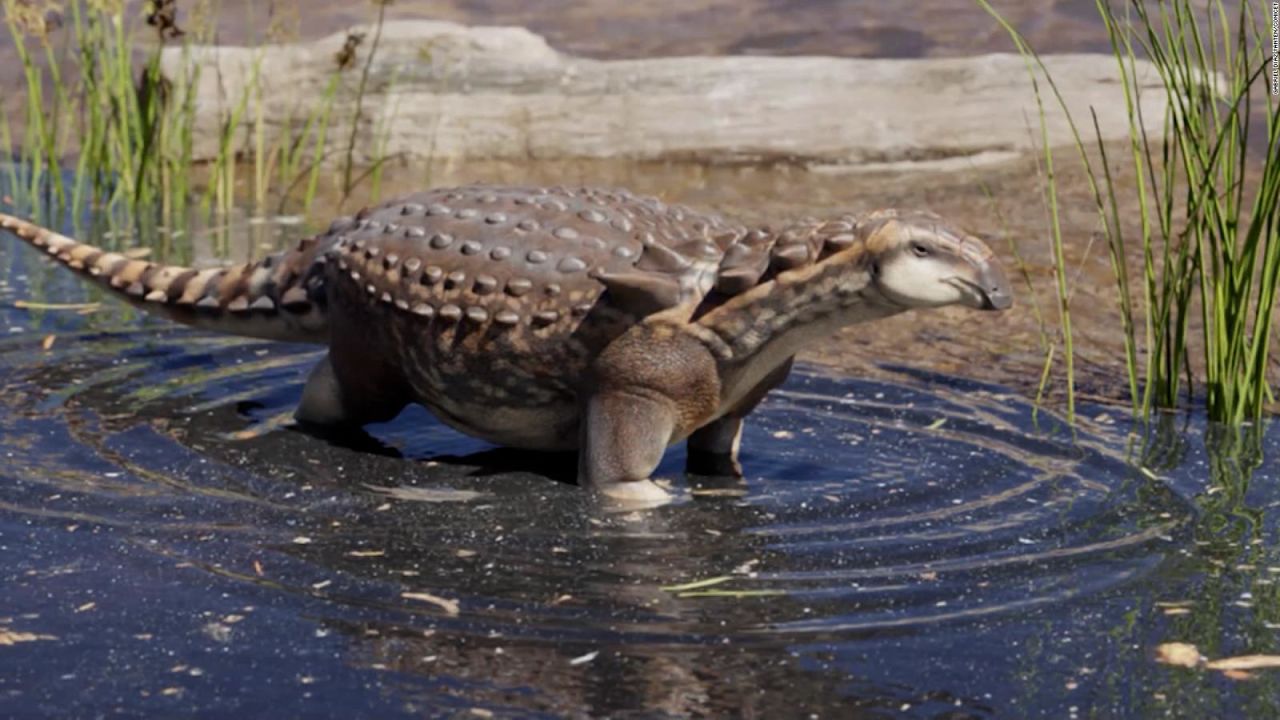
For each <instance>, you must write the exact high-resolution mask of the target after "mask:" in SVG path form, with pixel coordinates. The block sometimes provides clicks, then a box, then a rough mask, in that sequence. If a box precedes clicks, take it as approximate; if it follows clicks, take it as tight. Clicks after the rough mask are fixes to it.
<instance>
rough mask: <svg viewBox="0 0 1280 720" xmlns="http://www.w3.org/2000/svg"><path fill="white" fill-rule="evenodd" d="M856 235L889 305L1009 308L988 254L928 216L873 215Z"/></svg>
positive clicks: (1007, 291) (1005, 281)
mask: <svg viewBox="0 0 1280 720" xmlns="http://www.w3.org/2000/svg"><path fill="white" fill-rule="evenodd" d="M855 232H856V233H857V234H858V235H859V236H861V239H862V241H863V247H864V249H865V253H866V255H865V258H866V261H867V263H868V264H869V269H870V272H871V278H872V283H874V284H875V286H876V288H877V289H878V290H879V291H880V293H881V294H882V295H883V296H884V297H885V299H887V300H889V301H890V302H893V303H894V304H897V305H901V306H904V307H907V308H927V307H942V306H945V305H965V306H968V307H972V308H976V309H979V310H1007V309H1008V308H1010V307H1012V306H1013V294H1012V287H1010V285H1009V278H1008V276H1007V275H1006V274H1005V271H1004V267H1003V266H1001V264H1000V261H999V260H998V259H997V258H996V257H995V255H994V254H993V253H992V252H991V249H990V248H988V247H987V246H986V244H985V243H983V242H982V241H981V240H979V239H978V238H976V237H974V236H973V235H970V234H968V233H966V232H964V231H963V230H959V229H957V228H955V227H954V226H951V225H949V224H947V223H946V222H945V221H943V220H942V218H940V217H938V216H937V215H934V214H933V213H928V212H920V211H896V210H878V211H876V212H874V213H871V214H870V215H867V216H865V217H864V218H862V219H861V220H860V221H859V222H858V225H857V228H856V231H855Z"/></svg>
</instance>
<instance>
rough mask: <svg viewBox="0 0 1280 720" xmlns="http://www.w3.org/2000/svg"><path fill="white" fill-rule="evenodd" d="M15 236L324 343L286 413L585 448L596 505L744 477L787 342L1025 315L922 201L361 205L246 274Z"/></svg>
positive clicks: (499, 196) (135, 299) (149, 301)
mask: <svg viewBox="0 0 1280 720" xmlns="http://www.w3.org/2000/svg"><path fill="white" fill-rule="evenodd" d="M0 227H3V228H5V229H7V230H9V231H11V232H12V233H14V234H15V235H17V236H18V237H20V238H22V239H23V240H25V241H26V242H27V243H29V244H31V245H33V246H35V247H37V248H39V249H41V250H43V251H45V252H46V253H48V254H49V255H50V256H52V257H53V258H55V259H56V260H57V261H58V262H59V263H61V264H63V265H65V266H67V267H69V268H71V269H72V270H75V271H77V272H79V273H81V274H83V275H86V276H89V277H91V278H93V279H95V280H96V281H98V282H100V283H102V284H103V285H105V286H106V287H107V288H109V289H110V290H111V291H112V292H113V293H115V294H117V295H119V296H120V297H122V298H124V299H125V300H127V301H128V302H131V303H133V304H134V305H136V306H139V307H141V308H143V309H145V310H147V311H150V312H154V313H159V314H162V315H166V316H168V317H169V318H172V319H173V320H175V321H177V322H180V323H185V324H187V325H192V326H195V327H199V328H207V329H209V330H214V331H220V332H226V333H233V334H237V335H244V336H251V337H256V338H267V339H272V340H281V341H292V342H307V343H318V344H325V345H327V346H328V354H327V355H326V357H325V358H324V359H323V360H322V361H321V362H320V363H319V364H318V365H317V366H316V367H315V368H314V369H313V370H312V371H311V374H310V376H309V378H308V380H307V382H306V385H305V387H304V389H303V391H302V399H301V402H300V403H299V406H298V408H297V411H296V413H295V417H296V418H297V420H298V422H299V423H301V424H304V425H312V426H317V427H321V428H328V429H335V428H336V429H340V428H344V427H352V426H354V427H358V426H362V425H365V424H368V423H373V422H381V421H386V420H389V419H391V418H393V417H395V416H396V415H397V414H399V413H400V412H401V410H403V409H404V408H405V407H406V406H407V405H408V404H410V403H417V404H420V405H423V406H425V407H426V408H427V409H428V410H429V411H431V412H432V413H433V414H434V415H436V416H437V417H439V418H440V420H441V421H443V422H444V423H446V424H448V425H450V426H452V427H453V428H455V429H457V430H460V431H462V432H464V433H467V434H469V435H472V436H475V437H478V438H482V439H484V440H487V441H489V442H492V443H496V444H499V445H506V446H512V447H517V448H528V449H537V450H575V449H576V450H577V451H578V456H579V460H578V480H579V483H580V484H582V485H584V486H587V487H589V488H591V489H593V490H594V491H597V492H598V493H601V494H602V495H604V496H609V497H615V498H624V499H632V500H640V501H649V500H655V501H656V500H659V499H661V498H663V497H665V496H666V495H667V493H666V491H665V490H664V489H663V488H662V487H660V486H659V485H656V484H655V483H653V481H652V480H651V478H650V475H651V474H652V472H653V470H654V468H656V467H657V465H658V464H659V462H660V461H661V459H662V457H663V453H664V452H665V450H666V449H667V447H668V446H670V445H672V444H674V443H676V442H679V441H682V440H684V441H687V443H688V451H689V453H688V470H689V471H690V472H692V473H699V474H714V475H740V474H741V472H742V469H741V465H740V463H739V461H738V447H739V441H740V438H741V434H742V426H743V421H744V419H745V418H746V416H747V415H748V414H749V413H750V412H751V411H752V410H753V409H754V408H755V407H756V406H757V405H758V404H759V403H760V401H761V400H762V399H763V398H764V396H765V395H766V394H767V393H768V392H769V391H770V390H771V389H773V388H774V387H776V386H778V385H779V384H780V383H782V382H783V380H785V379H786V377H787V374H788V372H789V371H790V369H791V366H792V361H793V358H794V357H795V355H796V353H797V352H798V351H800V350H802V349H803V348H805V347H806V346H808V345H811V344H813V343H817V342H821V341H822V339H823V338H826V337H829V336H830V335H831V334H833V333H834V332H836V331H837V330H838V329H840V328H841V327H844V326H846V325H851V324H854V323H861V322H867V321H872V320H877V319H881V318H887V317H890V316H893V315H897V314H898V313H901V312H903V311H907V310H911V309H924V308H937V307H943V306H949V305H959V306H967V307H970V308H975V309H979V310H1004V309H1007V308H1009V307H1011V306H1012V294H1011V288H1010V286H1009V281H1008V278H1007V276H1006V273H1005V271H1004V269H1003V267H1002V265H1001V264H1000V262H999V260H998V259H997V258H996V257H995V256H994V255H993V253H992V252H991V250H990V249H989V248H988V247H987V246H986V245H985V244H984V243H983V242H982V241H981V240H980V239H978V238H976V237H974V236H973V235H971V234H968V233H966V232H964V231H962V230H959V229H957V228H955V227H953V226H952V225H950V224H948V223H947V222H945V221H944V220H943V219H941V218H939V217H938V216H936V215H934V214H932V213H929V212H924V211H905V210H877V211H874V212H868V213H863V214H841V215H838V216H835V217H832V218H829V219H812V218H807V219H802V220H798V221H795V222H791V223H788V224H784V225H780V226H778V227H776V228H774V227H768V226H765V227H746V226H743V225H740V224H737V223H734V222H731V221H728V220H726V219H724V218H721V217H719V216H717V215H713V214H706V213H700V212H696V211H694V210H691V209H689V208H686V207H681V206H674V205H667V204H665V203H663V202H661V201H659V200H657V199H654V198H649V197H641V196H637V195H633V194H631V193H629V192H626V191H622V190H606V189H595V188H582V189H565V188H522V187H499V186H483V185H477V186H468V187H461V188H445V189H436V190H430V191H426V192H420V193H416V194H412V195H408V196H406V197H402V198H398V199H395V200H392V201H389V202H385V203H382V204H380V205H378V206H376V207H373V208H366V209H364V210H362V211H361V212H360V213H359V214H357V215H355V216H354V217H343V218H340V219H338V220H336V221H334V222H333V223H332V225H330V227H329V228H328V230H327V231H325V232H323V233H321V234H319V235H316V236H314V237H309V238H306V239H303V240H301V241H300V242H298V243H297V245H296V246H295V247H292V248H290V249H288V250H286V251H283V252H280V253H277V254H273V255H270V256H269V257H266V258H263V259H261V260H259V261H257V262H253V263H248V264H244V265H239V266H234V267H224V268H213V269H201V270H197V269H192V268H186V267H178V266H174V265H165V264H160V263H154V262H148V261H146V260H140V259H131V258H129V257H126V256H125V255H122V254H119V253H115V252H108V251H104V250H102V249H99V248H96V247H94V246H92V245H88V244H85V243H81V242H78V241H76V240H74V239H72V238H69V237H66V236H63V235H61V234H58V233H57V232H54V231H52V230H49V229H46V228H42V227H39V226H37V225H34V224H31V223H29V222H27V221H25V220H22V219H20V218H17V217H14V216H11V215H4V214H0Z"/></svg>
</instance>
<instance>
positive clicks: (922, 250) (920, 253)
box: [911, 243, 929, 257]
mask: <svg viewBox="0 0 1280 720" xmlns="http://www.w3.org/2000/svg"><path fill="white" fill-rule="evenodd" d="M911 252H913V253H915V254H916V257H928V256H929V248H927V247H925V246H924V245H922V244H921V243H911Z"/></svg>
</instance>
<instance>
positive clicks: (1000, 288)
mask: <svg viewBox="0 0 1280 720" xmlns="http://www.w3.org/2000/svg"><path fill="white" fill-rule="evenodd" d="M977 290H978V291H979V292H980V293H981V295H982V307H981V309H982V310H1008V309H1009V308H1011V307H1013V292H1012V288H1011V287H1010V286H1009V277H1008V276H1007V275H1006V274H1005V272H1004V267H1003V266H1001V265H1000V261H999V260H996V259H995V258H989V259H988V260H987V261H986V262H984V263H983V264H982V268H981V270H980V271H979V273H978V287H977Z"/></svg>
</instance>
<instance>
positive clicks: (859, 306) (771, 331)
mask: <svg viewBox="0 0 1280 720" xmlns="http://www.w3.org/2000/svg"><path fill="white" fill-rule="evenodd" d="M903 310H905V308H903V307H902V306H900V305H896V304H894V303H891V302H889V301H888V300H886V299H885V298H884V297H883V296H882V295H881V294H880V293H879V292H878V291H877V290H876V289H875V286H874V285H873V284H872V283H871V271H870V268H869V267H868V263H867V262H866V260H865V253H864V251H863V248H862V247H861V246H860V245H856V246H850V247H848V248H847V249H843V250H841V251H839V252H837V253H835V254H833V255H831V256H829V257H827V258H825V259H822V260H820V261H818V262H816V263H812V264H809V265H805V266H802V267H799V268H796V269H793V270H787V271H784V272H780V273H777V274H776V275H774V276H773V277H772V278H770V279H768V280H767V281H765V282H762V283H760V284H759V285H757V286H755V287H753V288H751V289H750V290H748V291H747V292H744V293H742V294H741V295H738V296H736V297H734V298H732V299H730V300H729V301H727V302H725V303H724V304H723V305H721V306H719V307H717V308H715V309H714V310H712V311H711V312H709V313H707V314H706V315H704V316H702V317H701V318H699V319H698V321H697V323H696V326H697V327H696V330H695V332H697V334H698V335H699V337H700V338H701V339H702V340H703V342H704V343H706V345H707V346H708V348H710V350H711V352H712V354H713V355H715V357H716V359H717V362H718V363H719V364H720V368H721V376H722V384H723V385H724V386H725V387H726V392H727V393H728V394H729V395H734V394H741V393H744V392H746V391H748V390H749V389H750V388H751V387H754V385H755V383H756V382H758V381H759V380H760V379H761V378H763V377H764V376H766V375H767V374H768V373H769V372H770V371H771V370H772V369H774V368H776V367H777V366H778V365H780V364H781V363H783V362H785V361H786V360H787V359H788V358H790V357H792V356H793V355H795V354H796V353H798V352H799V351H801V350H803V349H804V348H805V347H808V346H809V345H811V344H813V343H815V342H818V341H820V340H821V339H822V338H825V337H829V336H831V335H832V334H833V333H835V332H836V331H838V330H839V329H841V328H843V327H845V326H847V325H853V324H856V323H861V322H868V321H871V320H878V319H880V318H885V317H889V316H890V315H896V314H897V313H899V312H902V311H903Z"/></svg>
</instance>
